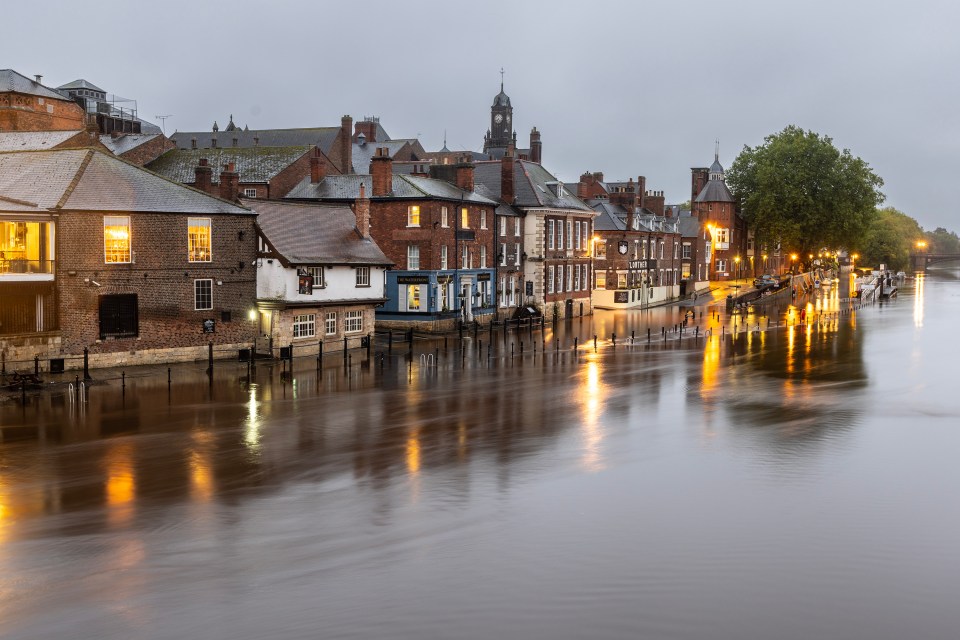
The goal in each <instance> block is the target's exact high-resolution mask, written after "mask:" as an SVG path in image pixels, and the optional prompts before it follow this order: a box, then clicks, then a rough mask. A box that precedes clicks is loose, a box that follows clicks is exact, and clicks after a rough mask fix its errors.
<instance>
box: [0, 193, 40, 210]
mask: <svg viewBox="0 0 960 640" xmlns="http://www.w3.org/2000/svg"><path fill="white" fill-rule="evenodd" d="M0 200H3V201H4V202H12V203H13V204H22V205H24V206H27V207H37V208H40V205H39V204H37V203H36V202H28V201H26V200H17V199H16V198H8V197H7V196H3V195H0Z"/></svg>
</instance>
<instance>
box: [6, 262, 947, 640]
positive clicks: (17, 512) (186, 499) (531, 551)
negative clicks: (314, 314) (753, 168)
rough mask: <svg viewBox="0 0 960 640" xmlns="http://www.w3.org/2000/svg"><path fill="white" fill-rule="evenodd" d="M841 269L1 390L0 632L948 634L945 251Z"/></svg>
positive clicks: (450, 635)
mask: <svg viewBox="0 0 960 640" xmlns="http://www.w3.org/2000/svg"><path fill="white" fill-rule="evenodd" d="M847 294H848V288H847V283H846V282H843V283H841V285H840V286H835V287H833V288H831V289H830V290H829V291H822V292H819V293H818V294H817V295H815V296H812V297H810V298H809V299H807V298H802V299H800V300H798V303H799V304H801V305H803V306H804V307H805V309H806V314H805V315H806V318H807V320H808V321H809V320H812V322H807V324H805V325H798V324H796V323H797V321H798V317H799V312H798V311H799V310H798V308H796V307H788V306H787V305H786V302H784V303H783V306H782V307H777V306H776V305H770V306H767V307H764V308H757V309H753V310H745V312H744V313H743V314H742V315H739V314H738V315H736V316H730V315H727V314H726V313H725V312H722V309H721V308H720V307H719V306H715V305H711V304H708V303H704V304H701V305H700V306H698V307H696V312H697V317H696V319H694V320H688V324H687V326H686V327H685V328H684V329H683V333H682V334H681V333H680V331H679V328H678V329H677V330H676V331H674V326H675V325H678V324H681V323H682V322H683V314H684V312H685V311H687V310H688V309H687V308H677V307H673V308H663V309H654V310H649V311H630V312H599V313H597V314H596V315H595V316H594V317H592V318H583V319H574V320H571V321H568V322H566V323H561V324H560V325H559V326H558V327H556V328H555V329H554V328H550V327H547V328H546V329H545V330H544V331H540V330H536V331H530V330H528V329H523V330H521V331H520V332H519V333H514V332H511V333H509V334H508V335H507V336H506V337H505V338H504V336H503V334H502V333H501V332H499V331H498V332H496V333H494V334H493V335H492V336H491V335H490V334H489V333H486V332H484V333H480V334H478V335H477V336H476V337H474V336H472V335H471V336H468V337H466V338H465V339H464V340H463V341H462V342H461V341H460V340H458V339H457V338H456V337H455V336H454V337H449V338H448V339H447V342H446V344H445V343H444V341H442V340H439V341H428V340H418V341H416V343H415V344H414V346H413V352H412V356H409V357H408V348H409V347H408V345H406V344H403V343H401V342H400V341H399V340H395V341H394V343H393V348H392V352H389V353H388V352H387V351H388V350H387V343H386V342H384V341H382V340H381V341H378V342H377V344H376V345H375V347H374V352H373V353H372V354H371V356H370V358H369V359H368V358H367V356H366V354H365V353H364V352H363V351H355V352H353V353H352V354H351V358H350V361H349V362H348V363H347V365H348V366H344V363H343V361H342V359H341V358H340V356H339V355H332V356H331V355H328V356H327V357H325V358H324V362H323V364H322V367H321V368H320V369H319V370H318V367H317V363H316V361H315V360H312V359H310V358H304V359H298V360H297V361H296V362H295V363H294V366H293V368H292V370H290V369H289V368H288V367H287V366H283V365H280V364H276V365H267V364H264V363H259V364H258V365H257V366H256V367H255V368H254V369H253V370H248V368H247V366H246V365H244V364H241V363H238V362H218V363H217V365H216V367H215V372H214V376H213V380H212V382H211V381H210V380H209V379H208V377H207V376H206V375H205V372H204V368H205V364H202V363H200V364H195V365H177V366H174V367H171V379H170V384H169V385H168V382H167V370H166V368H140V369H129V370H127V371H124V372H121V371H120V370H109V371H94V372H93V373H94V377H95V378H96V380H95V381H94V382H93V383H92V384H91V385H89V386H88V387H86V388H85V389H84V390H83V392H82V393H77V392H76V391H74V392H71V391H70V390H69V389H68V387H67V382H69V381H72V380H73V374H72V373H68V374H66V375H64V376H63V377H62V380H61V381H60V382H59V384H55V385H51V387H50V389H48V390H45V391H44V392H42V393H39V394H35V395H28V397H27V401H26V403H23V402H22V401H21V398H20V396H18V395H16V394H12V395H11V394H7V396H5V397H4V398H5V399H3V400H0V637H10V638H171V639H173V638H231V639H235V638H391V639H405V638H411V639H414V638H416V639H422V638H464V639H473V638H477V639H481V638H482V639H487V638H524V639H526V638H544V639H546V638H549V639H558V638H723V639H726V638H729V639H731V640H733V639H738V640H739V639H743V638H785V639H792V638H796V639H804V640H806V639H809V638H832V639H836V638H851V639H854V638H856V639H859V638H871V639H885V638H889V639H902V638H908V637H909V638H914V637H915V638H924V639H935V638H944V639H946V638H951V639H952V638H956V637H957V634H958V631H957V629H960V610H958V607H957V606H956V598H957V593H960V545H958V542H957V541H958V540H960V515H958V511H957V506H956V505H957V495H958V492H960V472H958V471H957V463H956V454H957V452H958V451H960V385H958V373H960V371H958V367H957V354H958V348H957V346H956V344H955V335H956V332H955V331H954V330H953V329H954V326H953V325H954V321H955V320H956V319H957V317H958V316H960V271H957V270H938V271H931V272H930V274H928V275H926V276H923V277H920V278H919V279H918V280H917V281H916V282H915V283H908V286H907V287H906V288H904V289H903V290H902V291H901V294H900V296H899V298H898V299H896V300H893V301H889V302H884V303H882V304H871V305H868V306H865V307H863V308H852V307H851V305H852V303H851V302H850V301H849V300H848V299H847ZM718 310H719V311H720V313H719V314H717V313H716V312H717V311H718ZM648 328H650V329H651V338H650V341H649V342H648V341H647V329H648ZM661 328H663V332H661ZM614 333H616V335H617V339H616V344H614V343H613V340H612V334H614ZM631 333H633V340H632V341H631ZM731 334H732V335H731ZM594 335H597V336H598V339H597V345H596V348H595V347H594V343H593V336H594ZM574 338H576V344H577V349H576V350H574V348H573V347H574ZM521 341H522V342H523V348H522V352H521V347H520V342H521ZM121 373H122V374H123V377H122V378H121Z"/></svg>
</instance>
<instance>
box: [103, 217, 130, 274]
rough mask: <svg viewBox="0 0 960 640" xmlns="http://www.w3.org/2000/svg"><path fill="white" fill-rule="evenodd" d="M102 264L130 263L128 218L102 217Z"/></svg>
mask: <svg viewBox="0 0 960 640" xmlns="http://www.w3.org/2000/svg"><path fill="white" fill-rule="evenodd" d="M103 255H104V262H107V263H123V262H130V216H104V217H103Z"/></svg>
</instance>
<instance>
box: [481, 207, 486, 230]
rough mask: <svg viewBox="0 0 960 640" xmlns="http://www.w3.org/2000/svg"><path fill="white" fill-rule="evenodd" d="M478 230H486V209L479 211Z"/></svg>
mask: <svg viewBox="0 0 960 640" xmlns="http://www.w3.org/2000/svg"><path fill="white" fill-rule="evenodd" d="M480 228H481V229H486V228H487V210H486V209H480Z"/></svg>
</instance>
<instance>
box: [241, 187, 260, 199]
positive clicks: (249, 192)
mask: <svg viewBox="0 0 960 640" xmlns="http://www.w3.org/2000/svg"><path fill="white" fill-rule="evenodd" d="M243 195H244V197H245V198H256V197H257V190H256V189H244V190H243Z"/></svg>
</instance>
